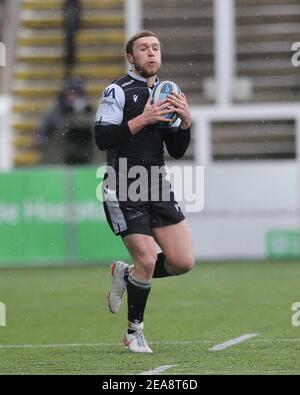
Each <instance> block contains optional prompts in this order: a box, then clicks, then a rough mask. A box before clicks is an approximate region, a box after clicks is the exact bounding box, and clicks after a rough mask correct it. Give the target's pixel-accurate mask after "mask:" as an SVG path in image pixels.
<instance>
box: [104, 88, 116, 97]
mask: <svg viewBox="0 0 300 395" xmlns="http://www.w3.org/2000/svg"><path fill="white" fill-rule="evenodd" d="M109 96H112V98H113V99H116V92H115V88H106V89H105V91H104V97H109Z"/></svg>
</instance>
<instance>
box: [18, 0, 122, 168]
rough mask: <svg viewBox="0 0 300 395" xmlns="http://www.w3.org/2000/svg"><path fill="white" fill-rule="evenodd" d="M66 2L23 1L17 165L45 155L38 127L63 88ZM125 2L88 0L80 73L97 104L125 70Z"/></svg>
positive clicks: (79, 53) (84, 10)
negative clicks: (101, 95)
mask: <svg viewBox="0 0 300 395" xmlns="http://www.w3.org/2000/svg"><path fill="white" fill-rule="evenodd" d="M62 7H63V1H62V0H49V1H47V2H44V1H39V0H23V1H22V4H21V12H20V20H19V28H18V36H17V50H16V67H15V77H14V83H13V87H12V88H13V95H14V105H13V122H12V125H13V130H14V134H15V139H14V146H15V165H16V166H24V165H35V164H38V163H40V160H41V155H40V152H39V150H38V149H37V148H36V144H35V142H36V130H37V126H38V123H39V121H40V117H41V114H42V113H43V112H44V111H45V110H46V109H48V108H49V107H50V106H51V105H52V104H53V100H54V98H55V96H56V95H57V94H58V93H59V91H60V90H61V89H62V86H63V75H64V70H63V67H64V37H63V35H64V32H63V14H62ZM123 18H124V17H123V1H122V0H83V1H82V27H81V29H80V31H79V32H78V37H77V43H78V46H77V48H78V49H77V65H76V67H75V71H74V73H75V76H76V77H80V78H82V79H84V80H85V83H86V87H87V91H88V94H89V96H90V97H91V98H92V101H93V104H94V106H95V107H96V106H97V104H98V100H99V94H100V92H101V91H102V89H103V87H104V86H105V85H106V84H107V83H108V82H110V81H111V80H112V79H113V78H115V77H117V76H119V75H120V74H122V73H124V69H125V63H124V58H123V56H122V51H123V43H124V20H123Z"/></svg>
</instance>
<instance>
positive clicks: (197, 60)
mask: <svg viewBox="0 0 300 395" xmlns="http://www.w3.org/2000/svg"><path fill="white" fill-rule="evenodd" d="M143 5H144V8H143V23H144V27H145V28H146V29H149V30H153V31H155V32H156V33H157V34H158V35H159V37H160V39H161V42H162V50H163V67H162V70H161V72H160V78H161V79H171V80H175V81H176V82H177V83H178V84H179V86H180V87H181V89H182V90H184V92H185V93H186V94H187V96H188V98H189V102H190V103H191V104H194V105H197V104H203V103H209V102H211V101H210V99H209V98H207V97H206V96H205V94H204V90H203V82H204V80H205V79H206V78H213V76H214V64H213V63H214V21H213V14H214V13H213V1H212V0H206V1H204V0H189V1H184V2H183V1H181V0H172V1H171V0H144V1H143Z"/></svg>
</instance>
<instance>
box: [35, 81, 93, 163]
mask: <svg viewBox="0 0 300 395" xmlns="http://www.w3.org/2000/svg"><path fill="white" fill-rule="evenodd" d="M93 121H94V110H93V108H92V106H91V104H90V102H89V99H88V97H87V95H86V92H85V90H84V88H83V86H82V83H81V81H80V80H78V79H71V80H70V81H69V82H68V83H67V84H66V86H65V88H64V90H63V91H62V92H61V93H60V94H59V96H58V99H57V101H56V103H55V105H54V106H53V107H52V108H51V109H50V110H49V111H47V112H46V113H45V115H44V116H43V118H42V121H41V125H40V128H39V130H38V137H39V142H40V146H41V147H42V150H43V151H44V162H46V163H49V162H50V163H53V161H54V163H60V162H63V163H65V164H70V165H76V164H85V163H89V162H90V161H91V160H92V156H93V138H92V137H93ZM54 157H55V158H54Z"/></svg>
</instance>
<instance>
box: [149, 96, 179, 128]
mask: <svg viewBox="0 0 300 395" xmlns="http://www.w3.org/2000/svg"><path fill="white" fill-rule="evenodd" d="M174 111H176V107H174V106H173V105H172V104H170V102H169V101H168V99H164V100H160V101H158V102H157V103H155V104H152V97H151V96H149V98H148V100H147V103H146V106H145V108H144V111H143V114H142V115H143V118H144V120H145V123H146V124H148V125H151V124H155V123H158V122H165V123H166V124H168V123H170V122H172V121H171V120H170V119H166V118H165V117H164V115H166V114H169V113H172V112H174Z"/></svg>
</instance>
